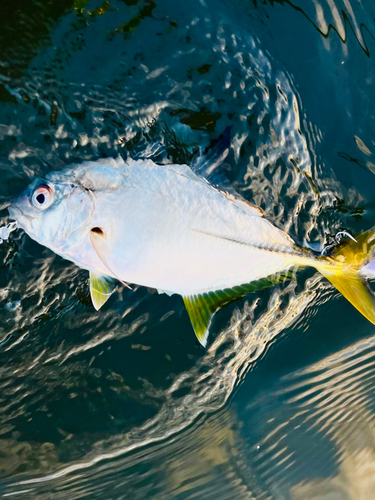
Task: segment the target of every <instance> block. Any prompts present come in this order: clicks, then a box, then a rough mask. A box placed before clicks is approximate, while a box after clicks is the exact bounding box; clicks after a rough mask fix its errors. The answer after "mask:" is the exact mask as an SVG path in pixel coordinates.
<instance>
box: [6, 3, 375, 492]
mask: <svg viewBox="0 0 375 500" xmlns="http://www.w3.org/2000/svg"><path fill="white" fill-rule="evenodd" d="M373 11H374V7H373V6H372V4H371V3H370V2H362V3H356V2H351V3H350V2H349V1H348V0H342V1H341V0H337V1H336V2H335V3H334V2H333V1H331V0H327V1H325V0H321V1H320V2H305V3H304V5H303V6H302V2H301V3H298V2H294V3H292V2H281V1H278V2H272V1H267V2H266V1H253V2H242V1H241V2H239V1H238V0H233V1H231V2H229V1H220V2H215V3H214V2H211V1H206V2H203V1H198V0H197V1H194V2H190V3H189V8H187V7H186V5H185V4H184V3H180V2H172V1H169V0H163V1H155V2H154V1H152V0H145V1H141V0H124V1H122V0H111V1H104V2H102V1H101V0H100V1H94V0H88V1H85V0H74V1H70V2H68V1H67V2H52V1H51V2H43V3H39V2H34V1H33V2H20V1H18V2H17V1H16V2H14V3H12V5H9V7H7V8H6V9H5V10H4V12H3V14H4V15H3V16H2V17H1V20H0V25H1V26H2V28H4V29H1V30H0V31H1V33H2V34H1V36H0V48H1V51H0V68H1V69H0V103H1V106H0V172H1V176H2V180H3V181H2V183H1V184H0V203H1V205H0V208H1V209H2V213H1V215H2V223H4V224H5V223H6V222H7V216H6V210H5V208H6V206H7V205H8V203H9V201H10V199H11V197H12V196H14V195H16V194H18V192H19V191H20V190H21V189H22V187H23V186H24V185H25V184H26V183H28V182H29V180H30V178H33V177H34V176H43V174H45V173H47V172H49V171H51V170H56V169H57V170H58V169H60V168H63V167H64V166H65V165H67V164H69V163H72V162H81V161H84V160H91V159H97V158H98V157H106V156H117V155H119V154H121V155H123V156H124V157H126V156H127V155H128V154H130V155H132V156H135V155H136V154H138V153H140V152H142V151H143V150H144V149H146V148H147V147H150V145H151V144H153V143H156V142H158V141H160V142H163V143H164V144H165V147H166V150H167V152H168V155H169V158H170V160H171V161H175V162H188V161H189V159H190V158H191V157H192V156H193V154H194V153H195V152H196V151H197V150H198V149H199V148H201V149H204V148H205V147H206V146H207V145H208V144H209V142H210V141H211V140H212V139H213V138H215V137H217V136H218V135H219V134H220V133H221V132H222V131H223V130H224V129H225V128H226V127H227V126H228V125H230V124H232V125H233V128H232V143H231V152H230V155H229V157H228V160H227V165H226V167H227V174H228V178H229V180H230V182H231V184H232V185H233V187H235V189H237V191H238V192H240V193H241V195H242V196H244V197H245V198H247V199H248V200H250V201H252V202H253V203H255V204H257V205H258V206H261V207H262V208H263V209H264V210H265V213H266V216H268V217H269V218H271V219H272V220H273V221H275V223H276V224H278V225H279V226H280V227H282V228H284V229H285V230H286V231H288V232H289V233H290V234H291V235H293V236H294V237H295V238H296V239H297V240H298V241H299V242H300V243H301V244H304V245H307V244H314V245H315V246H316V247H317V248H321V247H322V246H323V245H324V244H325V243H326V242H327V241H329V239H330V238H331V237H332V236H333V235H334V234H335V233H336V232H337V231H338V230H339V229H341V228H346V229H349V230H350V231H352V232H353V233H358V232H360V231H361V230H363V229H367V228H368V227H370V226H373V224H374V222H373V214H374V208H373V207H374V195H373V192H374V190H373V188H374V186H375V182H374V177H373V174H374V172H375V167H373V163H372V156H373V153H372V149H373V148H374V142H373V134H372V130H374V128H375V127H374V122H373V120H374V118H373V117H374V116H375V114H374V113H373V104H372V100H371V97H370V96H371V95H372V94H371V91H372V86H373V85H374V82H373V68H372V66H371V58H372V52H373V41H372V37H373V36H374V34H375V31H374V26H373V24H372V22H370V21H369V19H373V18H374V15H373V14H374V12H373ZM371 16H372V17H371ZM349 28H350V29H349ZM13 235H14V233H13V234H12V238H11V240H10V241H8V242H6V243H4V244H3V245H1V246H0V259H1V260H0V262H1V269H2V273H1V274H0V287H1V288H0V387H1V399H0V472H1V475H2V479H1V484H0V490H1V492H2V494H3V497H4V498H7V497H9V498H30V499H31V498H38V499H44V498H45V499H47V498H48V499H49V498H51V497H52V496H53V498H55V499H65V498H69V499H72V500H73V499H78V498H79V499H83V498H87V499H95V498H98V499H101V498H106V499H108V500H109V499H120V498H129V497H130V496H132V497H134V498H135V499H138V498H139V499H141V498H150V497H155V498H160V499H163V498H165V499H170V498H181V499H182V498H205V499H210V498H215V499H218V498H223V499H224V498H238V499H240V498H247V499H250V498H255V499H257V500H261V499H263V498H264V499H266V498H267V499H270V498H274V499H289V498H291V499H296V500H297V499H298V500H299V499H310V498H311V499H313V498H317V495H318V496H319V495H320V497H321V498H327V499H331V498H335V499H336V498H337V499H355V500H357V499H362V498H366V499H367V498H371V497H372V496H374V492H375V484H374V481H373V477H374V476H373V469H374V465H373V464H374V459H373V456H374V449H375V445H374V443H375V440H374V433H373V426H374V417H373V411H374V408H373V406H374V401H373V398H372V393H373V390H372V384H373V382H372V381H373V366H374V363H373V342H374V341H373V327H372V326H371V325H370V324H368V323H367V322H366V320H365V319H363V318H361V317H359V314H358V313H357V312H356V311H355V310H354V309H352V307H351V306H350V305H348V304H347V303H346V302H345V300H344V299H343V298H334V295H335V294H334V292H333V291H332V288H331V287H330V285H329V284H328V283H326V282H325V281H324V280H323V279H322V278H320V277H319V276H317V275H316V274H314V273H313V272H312V271H309V270H304V271H301V272H300V273H298V275H296V276H294V277H293V278H292V280H291V281H289V282H286V283H283V284H280V285H277V286H276V287H274V288H273V289H268V290H263V291H260V292H259V293H256V294H253V295H251V296H248V297H245V298H244V299H242V300H240V301H238V302H237V303H235V304H232V305H230V306H227V307H225V308H224V309H223V310H222V311H220V312H219V314H218V315H217V317H216V318H215V320H214V323H213V326H212V333H211V337H210V344H209V347H208V349H207V350H205V349H203V348H202V347H200V346H199V345H198V344H197V342H196V340H195V338H194V335H193V332H192V330H191V327H190V323H189V320H188V317H187V313H186V312H185V310H184V308H183V303H182V300H181V299H180V298H179V297H177V296H173V297H167V296H164V295H158V294H157V293H154V292H153V291H150V290H146V289H145V288H140V287H139V288H138V287H135V290H134V291H133V292H131V291H129V290H127V289H119V290H118V292H117V293H116V294H114V296H113V297H111V299H110V301H109V302H108V304H107V305H106V306H105V308H103V310H102V311H100V313H98V312H95V311H94V310H93V308H92V307H91V304H90V299H89V292H88V286H87V274H86V273H85V272H84V271H81V270H79V269H77V268H76V267H75V266H73V265H72V264H70V263H68V262H66V261H63V260H62V259H60V258H59V257H57V256H55V255H53V254H52V253H51V252H50V251H48V250H47V249H45V248H42V247H40V246H39V245H38V244H37V243H35V242H33V241H31V240H30V239H29V238H28V237H26V235H25V234H22V233H21V232H20V233H18V234H16V235H14V236H13ZM320 497H319V498H320Z"/></svg>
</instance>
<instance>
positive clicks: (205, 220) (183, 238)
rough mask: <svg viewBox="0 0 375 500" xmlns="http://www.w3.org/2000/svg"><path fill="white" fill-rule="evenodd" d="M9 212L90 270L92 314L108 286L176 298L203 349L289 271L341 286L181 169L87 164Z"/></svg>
mask: <svg viewBox="0 0 375 500" xmlns="http://www.w3.org/2000/svg"><path fill="white" fill-rule="evenodd" d="M9 213H10V216H11V218H14V219H15V220H16V221H17V223H18V225H19V227H21V228H23V229H24V230H25V231H26V233H27V234H29V236H30V237H31V238H33V239H35V240H36V241H38V242H39V243H41V244H42V245H45V246H46V247H48V248H50V249H51V250H52V251H54V252H55V253H56V254H58V255H61V256H62V257H63V258H65V259H68V260H70V261H72V262H74V263H75V264H76V265H78V266H79V267H81V268H83V269H86V270H88V271H90V278H91V296H92V297H93V302H94V305H95V306H96V308H97V309H98V308H99V307H101V305H102V304H103V303H104V302H105V301H106V300H107V298H108V297H109V296H110V294H111V292H112V290H113V286H112V285H111V284H110V283H111V280H110V279H114V280H119V281H122V282H126V283H134V284H138V285H143V286H147V287H151V288H156V289H157V290H159V291H161V292H166V293H168V294H173V293H177V294H180V295H181V296H182V297H183V298H184V301H185V305H186V307H187V310H188V312H189V315H190V319H191V321H192V324H193V327H194V330H195V332H196V334H197V337H198V339H199V340H200V341H201V343H203V344H205V343H206V339H207V334H208V328H209V324H210V321H211V317H212V315H213V314H214V313H215V311H216V310H217V309H218V308H219V307H221V305H223V304H225V303H226V302H228V301H230V300H233V299H235V298H236V297H237V296H240V295H243V294H244V293H245V292H246V291H248V290H250V291H251V290H253V289H254V288H252V287H251V284H254V283H260V282H262V280H263V281H264V280H266V281H267V280H270V281H272V280H274V277H275V276H278V275H282V274H283V273H285V272H286V271H287V270H288V269H290V268H291V267H292V266H314V267H316V268H317V269H319V270H320V271H321V272H322V273H323V274H324V275H325V276H326V277H328V279H330V280H331V282H334V281H335V280H336V283H334V284H335V286H337V287H338V288H339V289H340V286H341V285H340V284H339V285H338V283H337V282H340V283H341V281H342V279H341V276H342V274H343V271H342V270H343V262H342V260H341V261H340V259H338V260H334V259H330V258H320V257H316V256H314V255H313V254H311V253H309V252H307V251H306V250H304V249H302V248H299V247H298V246H297V245H296V244H295V242H294V241H293V240H292V238H290V236H288V235H287V234H286V233H285V232H284V231H282V230H281V229H279V228H277V227H276V226H275V225H274V224H272V223H271V222H270V221H268V220H267V219H266V218H264V217H263V214H262V211H261V210H260V209H259V208H257V207H254V206H252V205H250V204H249V203H247V202H246V201H244V200H243V199H241V198H240V197H239V196H234V195H232V194H229V193H226V192H223V191H221V190H219V189H217V188H216V187H214V186H213V185H211V184H210V183H209V182H208V181H206V180H205V179H204V178H202V177H200V176H198V175H196V174H195V173H194V172H193V171H192V170H191V169H190V167H189V166H187V165H173V164H172V165H171V164H169V165H158V164H155V163H154V162H153V161H152V160H150V159H147V160H137V161H129V162H127V163H126V162H124V161H123V160H121V159H118V160H114V159H106V160H100V161H98V162H86V163H83V164H81V165H77V166H73V167H71V168H67V169H65V170H63V171H61V172H52V173H50V174H48V175H47V176H46V177H45V179H37V180H36V181H34V182H33V183H32V184H31V185H30V186H29V187H28V188H27V189H26V191H25V192H24V193H23V194H22V195H21V196H20V197H19V198H17V199H16V200H14V201H13V203H12V204H11V206H10V207H9ZM356 276H357V275H356ZM356 280H357V278H356ZM357 281H358V280H357ZM248 285H250V288H249V286H248ZM351 287H352V284H351ZM341 288H342V287H341ZM341 291H342V290H341ZM343 293H344V295H345V296H347V298H349V300H351V299H350V297H348V295H350V294H353V293H352V292H350V291H349V292H348V291H344V292H343ZM362 295H363V290H362V291H361V297H362ZM362 299H363V297H362ZM351 301H352V302H353V300H351ZM356 307H357V308H359V307H358V305H356ZM371 307H372V303H371V304H370V303H368V304H367V305H366V310H367V311H369V310H370V309H371ZM359 309H360V308H359ZM362 309H363V307H362ZM361 312H362V313H363V314H365V312H363V311H361ZM371 314H372V313H371ZM371 314H370V313H369V312H367V316H366V317H369V316H371ZM365 315H366V314H365ZM371 318H372V316H371ZM371 318H369V319H370V320H372V319H371ZM374 320H375V315H374Z"/></svg>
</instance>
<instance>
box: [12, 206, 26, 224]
mask: <svg viewBox="0 0 375 500" xmlns="http://www.w3.org/2000/svg"><path fill="white" fill-rule="evenodd" d="M8 212H9V217H10V218H11V219H14V220H18V217H17V216H19V215H22V216H24V217H25V214H24V213H23V211H22V210H21V209H20V208H19V207H16V206H14V205H9V207H8Z"/></svg>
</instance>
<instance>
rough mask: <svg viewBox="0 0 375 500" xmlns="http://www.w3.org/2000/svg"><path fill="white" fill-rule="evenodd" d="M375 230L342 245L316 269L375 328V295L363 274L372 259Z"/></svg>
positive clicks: (320, 262) (320, 261)
mask: <svg viewBox="0 0 375 500" xmlns="http://www.w3.org/2000/svg"><path fill="white" fill-rule="evenodd" d="M374 245H375V228H374V229H372V230H370V231H366V232H365V233H362V234H361V235H359V236H358V237H357V240H356V241H346V242H345V243H342V244H340V245H338V246H337V247H336V248H335V250H334V253H333V255H332V256H331V257H328V258H321V259H319V263H317V265H316V266H315V267H316V269H317V270H318V271H320V272H321V273H322V274H323V276H324V277H325V278H327V279H328V280H329V281H330V282H331V283H332V285H333V286H334V287H335V288H337V290H338V291H339V292H341V293H342V295H343V296H344V297H345V298H346V299H347V300H349V302H350V303H351V304H352V305H353V306H354V307H355V308H356V309H358V311H359V312H360V313H362V314H363V316H365V318H367V319H368V320H369V321H370V322H371V323H373V324H374V325H375V296H374V295H373V294H372V293H371V291H370V290H369V289H368V287H367V285H366V282H365V281H364V279H363V278H362V277H361V275H360V270H361V268H362V267H363V266H364V265H365V264H366V263H367V262H368V260H369V259H370V258H371V254H372V247H373V246H374Z"/></svg>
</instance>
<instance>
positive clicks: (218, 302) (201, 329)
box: [183, 272, 290, 347]
mask: <svg viewBox="0 0 375 500" xmlns="http://www.w3.org/2000/svg"><path fill="white" fill-rule="evenodd" d="M289 276H290V273H287V272H284V273H280V274H277V275H273V276H269V277H267V278H263V279H260V280H257V281H253V282H251V283H248V284H244V285H240V286H236V287H234V288H227V289H225V290H216V291H214V292H208V293H203V294H195V295H187V296H183V299H184V304H185V307H186V310H187V312H188V314H189V318H190V321H191V324H192V326H193V329H194V332H195V335H196V337H197V339H198V340H199V342H200V343H201V344H202V345H203V347H206V345H207V338H208V333H209V328H210V324H211V320H212V317H213V315H214V314H215V313H216V311H217V310H218V309H220V308H221V307H222V306H224V305H225V304H228V303H229V302H232V301H234V300H236V299H238V298H240V297H243V296H244V295H246V294H247V293H253V292H255V291H257V290H261V289H262V288H267V287H269V286H272V285H274V284H275V283H278V282H279V281H284V280H285V279H286V278H288V277H289Z"/></svg>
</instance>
